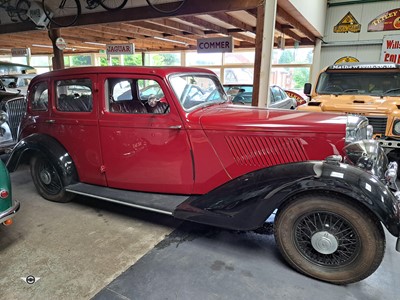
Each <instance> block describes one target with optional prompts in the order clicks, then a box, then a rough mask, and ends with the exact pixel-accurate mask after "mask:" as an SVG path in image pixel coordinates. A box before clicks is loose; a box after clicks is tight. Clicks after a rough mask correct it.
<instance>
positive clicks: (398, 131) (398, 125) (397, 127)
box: [393, 120, 400, 135]
mask: <svg viewBox="0 0 400 300" xmlns="http://www.w3.org/2000/svg"><path fill="white" fill-rule="evenodd" d="M393 134H395V135H400V120H396V121H394V124H393Z"/></svg>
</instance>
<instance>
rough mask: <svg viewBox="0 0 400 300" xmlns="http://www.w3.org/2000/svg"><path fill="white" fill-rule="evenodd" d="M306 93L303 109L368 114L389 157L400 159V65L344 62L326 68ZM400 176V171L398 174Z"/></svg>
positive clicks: (305, 87)
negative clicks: (307, 98) (307, 100)
mask: <svg viewBox="0 0 400 300" xmlns="http://www.w3.org/2000/svg"><path fill="white" fill-rule="evenodd" d="M304 93H305V94H306V95H308V96H309V97H310V101H309V102H308V103H307V104H305V105H301V106H299V107H298V109H299V110H302V111H318V112H336V113H348V114H360V115H363V116H365V117H367V118H368V121H369V123H370V124H372V125H373V128H374V137H375V138H376V139H377V140H378V141H379V143H380V144H381V146H382V147H383V148H384V150H385V152H386V154H387V155H388V158H389V160H391V161H396V162H397V163H400V65H399V64H394V63H382V62H379V63H341V64H337V65H331V66H328V67H326V68H324V69H323V70H322V71H321V73H320V75H319V77H318V80H317V82H316V84H315V85H314V87H313V86H312V85H311V84H310V83H307V84H306V85H305V86H304ZM399 176H400V174H399Z"/></svg>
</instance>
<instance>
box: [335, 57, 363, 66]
mask: <svg viewBox="0 0 400 300" xmlns="http://www.w3.org/2000/svg"><path fill="white" fill-rule="evenodd" d="M352 62H359V60H358V59H357V58H355V57H353V56H343V57H341V58H339V59H338V60H337V61H335V65H337V64H341V63H352Z"/></svg>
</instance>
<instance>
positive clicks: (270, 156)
mask: <svg viewBox="0 0 400 300" xmlns="http://www.w3.org/2000/svg"><path fill="white" fill-rule="evenodd" d="M225 140H226V142H227V143H228V146H229V149H230V151H231V153H232V155H233V157H234V159H235V161H236V163H237V164H238V165H247V166H274V165H278V164H284V163H291V162H298V161H306V160H308V158H307V155H306V153H305V151H304V148H303V146H302V143H301V141H300V139H295V138H269V137H254V136H253V137H246V136H226V137H225Z"/></svg>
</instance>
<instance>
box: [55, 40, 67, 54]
mask: <svg viewBox="0 0 400 300" xmlns="http://www.w3.org/2000/svg"><path fill="white" fill-rule="evenodd" d="M56 46H57V48H58V49H60V50H61V51H63V50H64V49H65V48H67V42H66V41H65V40H64V39H63V38H62V37H59V38H57V39H56Z"/></svg>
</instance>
